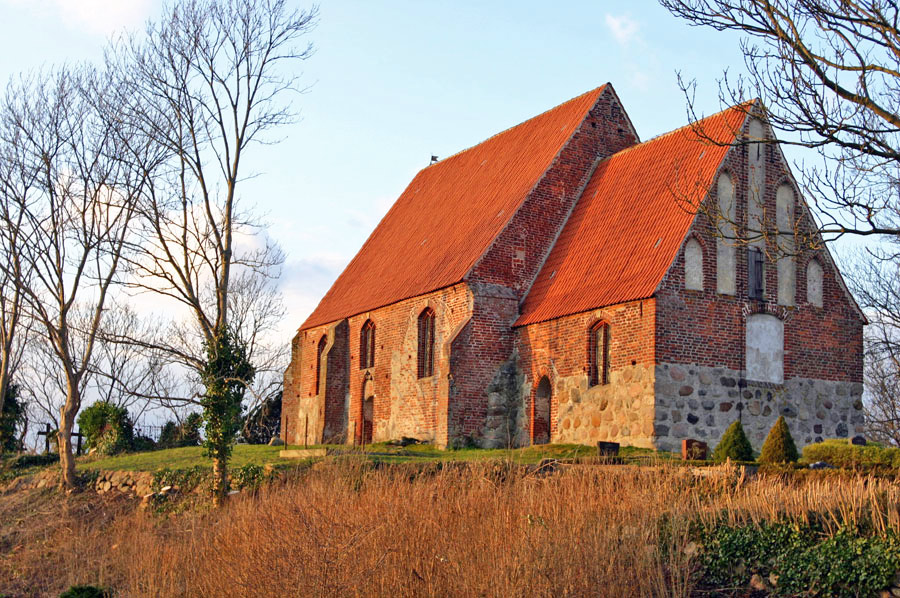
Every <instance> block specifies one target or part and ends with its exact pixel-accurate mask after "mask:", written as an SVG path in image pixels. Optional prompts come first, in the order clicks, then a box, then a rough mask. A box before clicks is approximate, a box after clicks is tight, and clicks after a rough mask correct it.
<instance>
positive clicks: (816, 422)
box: [654, 363, 864, 451]
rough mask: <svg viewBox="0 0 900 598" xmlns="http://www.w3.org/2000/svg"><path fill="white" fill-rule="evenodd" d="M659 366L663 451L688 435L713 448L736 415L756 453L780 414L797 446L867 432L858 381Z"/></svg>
mask: <svg viewBox="0 0 900 598" xmlns="http://www.w3.org/2000/svg"><path fill="white" fill-rule="evenodd" d="M655 370H656V371H655V389H656V414H655V415H656V418H655V424H654V444H655V446H656V447H657V448H659V449H662V450H670V451H674V450H678V449H679V447H680V446H681V441H682V439H684V438H696V439H698V440H702V441H704V442H707V443H708V444H709V445H710V447H711V448H712V447H715V445H716V444H717V443H718V442H719V440H720V439H721V438H722V434H723V433H724V432H725V429H726V428H727V427H728V426H729V425H731V424H732V422H734V421H735V420H736V419H738V418H740V420H741V425H742V426H743V427H744V431H745V432H746V433H747V437H748V438H749V439H750V443H751V444H752V445H753V448H754V449H755V450H757V451H759V449H760V448H761V447H762V443H763V441H764V440H765V439H766V436H767V435H768V433H769V430H770V429H771V428H772V425H773V424H774V423H775V420H776V419H778V416H779V415H783V416H784V418H785V421H786V422H787V424H788V427H789V428H790V430H791V435H792V436H793V437H794V442H796V443H797V447H798V448H802V447H803V446H805V445H807V444H810V443H812V442H821V441H822V439H824V438H847V437H848V436H853V435H856V434H862V433H863V430H864V429H863V412H862V391H863V386H862V384H861V383H858V382H841V381H834V380H814V379H810V378H791V379H789V380H786V381H785V383H784V384H766V383H759V382H753V381H748V380H745V379H744V378H743V376H742V372H740V371H736V370H731V369H728V368H724V367H701V366H697V365H685V364H671V363H663V364H659V365H657V366H656V368H655Z"/></svg>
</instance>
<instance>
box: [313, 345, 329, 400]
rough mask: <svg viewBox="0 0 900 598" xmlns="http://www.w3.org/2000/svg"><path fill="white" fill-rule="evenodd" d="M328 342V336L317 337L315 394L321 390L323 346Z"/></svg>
mask: <svg viewBox="0 0 900 598" xmlns="http://www.w3.org/2000/svg"><path fill="white" fill-rule="evenodd" d="M327 344H328V337H327V336H325V335H324V334H323V335H322V338H320V339H319V345H318V347H317V348H316V394H321V392H322V382H323V380H322V355H323V354H324V353H325V346H326V345H327Z"/></svg>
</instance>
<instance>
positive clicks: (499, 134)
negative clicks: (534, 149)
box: [419, 82, 609, 172]
mask: <svg viewBox="0 0 900 598" xmlns="http://www.w3.org/2000/svg"><path fill="white" fill-rule="evenodd" d="M608 85H609V83H608V82H607V83H604V84H603V85H601V86H599V87H595V88H594V89H590V90H588V91H586V92H584V93H580V94H578V95H577V96H575V97H574V98H569V99H568V100H566V101H565V102H563V103H561V104H557V105H556V106H553V107H552V108H548V109H547V110H544V111H543V112H541V113H540V114H535V115H534V116H532V117H531V118H526V119H525V120H523V121H522V122H520V123H517V124H515V125H512V126H511V127H507V128H505V129H503V130H502V131H499V132H497V133H494V134H493V135H491V136H490V137H486V138H485V139H482V140H481V141H479V142H478V143H476V144H474V145H470V146H469V147H467V148H465V149H461V150H459V151H458V152H455V153H452V154H450V155H449V156H447V157H446V158H444V159H443V160H438V161H437V162H434V163H432V164H429V165H428V166H426V167H425V168H423V169H422V170H420V171H419V172H422V171H425V170H428V169H429V168H431V167H433V166H437V165H438V164H443V163H445V162H446V161H447V160H450V159H452V158H455V157H457V156H459V155H460V154H464V153H466V152H468V151H469V150H472V149H475V148H476V147H478V146H479V145H483V144H485V143H487V142H488V141H490V140H491V139H494V138H495V137H500V136H501V135H505V134H506V133H509V132H510V131H512V130H513V129H515V128H516V127H521V126H522V125H524V124H525V123H528V122H531V121H533V120H535V119H537V118H540V117H542V116H544V115H545V114H547V113H548V112H553V111H554V110H559V109H560V108H562V107H563V106H566V105H567V104H570V103H572V102H574V101H576V100H579V99H581V98H583V97H585V96H587V95H590V94H592V93H596V94H597V97H600V94H601V93H603V90H604V89H605V88H606V87H607V86H608Z"/></svg>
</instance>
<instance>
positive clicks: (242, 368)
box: [201, 330, 256, 506]
mask: <svg viewBox="0 0 900 598" xmlns="http://www.w3.org/2000/svg"><path fill="white" fill-rule="evenodd" d="M255 373H256V371H255V369H254V368H253V365H252V364H251V363H250V361H249V360H248V359H247V352H246V348H245V347H244V346H243V345H242V344H241V343H240V342H239V341H238V340H237V339H236V338H235V337H234V335H233V334H231V333H230V332H229V331H227V330H226V331H224V332H220V333H219V334H217V335H216V336H215V337H214V338H213V340H212V341H211V342H210V343H209V344H208V345H207V351H206V365H205V366H204V368H203V370H202V372H201V380H202V382H203V386H204V387H205V393H204V396H203V398H202V400H201V404H202V405H203V419H204V421H205V423H206V442H205V447H206V454H207V455H208V456H209V457H211V458H212V460H213V488H214V496H213V500H214V502H215V504H216V506H221V505H222V504H223V503H224V502H225V498H226V497H227V496H228V459H229V458H230V457H231V449H232V445H233V444H234V440H235V437H236V436H237V433H238V431H239V430H240V427H241V403H242V401H243V399H244V392H245V391H246V388H247V385H249V384H250V383H251V382H253V377H254V375H255Z"/></svg>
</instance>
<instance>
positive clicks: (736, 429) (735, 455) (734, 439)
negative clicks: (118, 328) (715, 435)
mask: <svg viewBox="0 0 900 598" xmlns="http://www.w3.org/2000/svg"><path fill="white" fill-rule="evenodd" d="M725 459H731V460H732V461H752V460H753V447H752V446H750V441H749V440H747V435H746V434H744V427H743V426H742V425H741V422H740V420H737V421H735V422H734V423H733V424H731V425H730V426H728V429H727V430H725V434H724V435H723V436H722V440H720V441H719V444H718V446H716V450H715V451H713V460H714V461H719V462H722V461H725Z"/></svg>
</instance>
